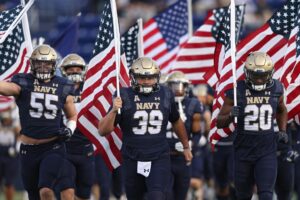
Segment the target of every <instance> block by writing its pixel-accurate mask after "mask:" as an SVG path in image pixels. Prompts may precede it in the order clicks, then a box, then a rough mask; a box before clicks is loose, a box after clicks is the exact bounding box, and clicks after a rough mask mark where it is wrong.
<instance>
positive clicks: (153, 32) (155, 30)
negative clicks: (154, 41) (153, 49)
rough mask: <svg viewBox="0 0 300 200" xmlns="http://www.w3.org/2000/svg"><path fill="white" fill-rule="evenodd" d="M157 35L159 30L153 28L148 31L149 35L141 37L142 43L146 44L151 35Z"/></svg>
mask: <svg viewBox="0 0 300 200" xmlns="http://www.w3.org/2000/svg"><path fill="white" fill-rule="evenodd" d="M157 33H159V29H158V28H155V29H153V30H152V31H150V32H149V33H147V34H146V35H144V36H143V40H144V42H146V41H147V40H149V39H150V38H151V37H152V36H153V35H156V34H157Z"/></svg>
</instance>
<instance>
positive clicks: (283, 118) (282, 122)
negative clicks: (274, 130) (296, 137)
mask: <svg viewBox="0 0 300 200" xmlns="http://www.w3.org/2000/svg"><path fill="white" fill-rule="evenodd" d="M276 120H277V124H278V128H279V131H286V126H287V110H286V109H285V110H283V111H282V112H280V113H279V114H277V116H276Z"/></svg>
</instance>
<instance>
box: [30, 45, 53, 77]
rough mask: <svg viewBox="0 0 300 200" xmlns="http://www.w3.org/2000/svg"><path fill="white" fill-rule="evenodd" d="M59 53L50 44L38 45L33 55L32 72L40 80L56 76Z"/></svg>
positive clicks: (31, 57) (31, 58) (31, 59)
mask: <svg viewBox="0 0 300 200" xmlns="http://www.w3.org/2000/svg"><path fill="white" fill-rule="evenodd" d="M56 61H57V54H56V51H55V50H54V49H53V48H52V47H50V46H49V45H45V44H43V45H39V46H37V47H36V48H35V49H34V50H33V52H32V54H31V56H30V62H31V72H32V74H33V75H34V76H35V77H36V78H37V79H39V80H47V79H50V78H52V77H53V76H54V73H55V69H56Z"/></svg>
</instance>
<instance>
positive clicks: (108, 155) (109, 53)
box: [78, 1, 129, 169]
mask: <svg viewBox="0 0 300 200" xmlns="http://www.w3.org/2000/svg"><path fill="white" fill-rule="evenodd" d="M114 26H118V24H114V23H113V13H112V9H111V5H110V3H109V1H108V2H107V1H106V3H105V4H104V9H103V12H102V15H101V18H100V27H99V33H98V35H97V39H96V43H95V47H94V51H93V58H92V59H91V61H90V62H89V65H88V69H87V73H86V78H85V82H84V86H83V91H82V95H81V98H82V99H81V103H80V109H81V110H80V111H79V114H78V127H79V129H80V130H81V131H82V133H83V134H85V135H86V136H87V137H88V138H89V139H90V140H91V142H92V143H93V144H94V145H95V146H96V152H100V153H101V154H102V157H103V159H104V160H105V161H106V164H107V165H108V167H109V168H110V169H113V168H116V167H118V166H119V165H120V162H121V154H120V149H121V145H122V141H121V138H122V134H121V132H120V129H119V128H116V129H115V131H114V132H113V133H111V134H109V135H108V136H107V137H102V136H100V135H99V133H98V128H97V127H98V122H99V119H101V118H102V117H103V116H105V115H106V112H107V111H108V109H109V107H110V105H111V103H112V94H113V93H114V92H115V91H116V76H117V75H118V76H119V77H120V84H121V86H128V85H129V76H128V71H127V67H125V65H126V64H124V63H126V59H125V57H123V59H121V66H120V74H117V70H116V50H115V43H114V42H115V35H114Z"/></svg>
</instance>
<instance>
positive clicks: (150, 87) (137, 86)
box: [130, 72, 159, 94]
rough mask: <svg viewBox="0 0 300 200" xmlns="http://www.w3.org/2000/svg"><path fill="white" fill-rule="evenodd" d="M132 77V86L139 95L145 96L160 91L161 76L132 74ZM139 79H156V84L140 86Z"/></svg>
mask: <svg viewBox="0 0 300 200" xmlns="http://www.w3.org/2000/svg"><path fill="white" fill-rule="evenodd" d="M130 77H131V85H132V87H133V88H134V90H136V91H137V92H139V93H143V94H150V93H152V92H155V91H157V90H159V84H158V83H159V74H154V75H140V74H134V73H132V72H131V73H130ZM138 79H156V80H155V83H153V84H151V85H147V84H140V83H139V81H138Z"/></svg>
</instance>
